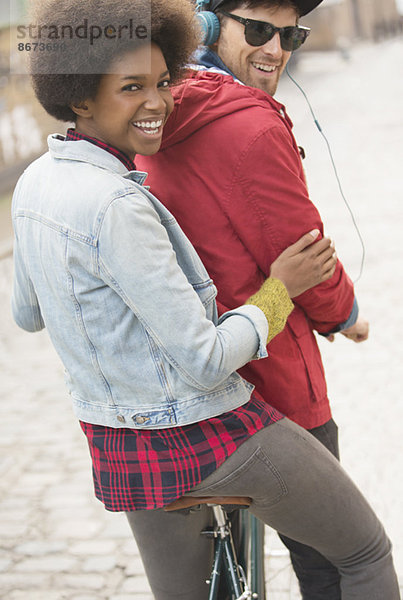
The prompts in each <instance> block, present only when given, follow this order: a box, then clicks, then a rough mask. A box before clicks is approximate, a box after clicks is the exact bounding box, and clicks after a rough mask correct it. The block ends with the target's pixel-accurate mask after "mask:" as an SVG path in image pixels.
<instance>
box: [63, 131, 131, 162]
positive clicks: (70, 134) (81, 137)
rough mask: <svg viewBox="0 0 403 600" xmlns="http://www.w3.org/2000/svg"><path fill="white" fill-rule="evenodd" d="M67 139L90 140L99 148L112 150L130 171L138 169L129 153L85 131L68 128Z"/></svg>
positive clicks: (69, 140) (67, 140)
mask: <svg viewBox="0 0 403 600" xmlns="http://www.w3.org/2000/svg"><path fill="white" fill-rule="evenodd" d="M65 139H66V142H72V141H73V142H74V141H78V140H85V141H86V142H90V143H91V144H94V145H95V146H98V147H99V148H102V149H103V150H106V151H107V152H110V153H111V154H113V156H116V158H118V159H119V160H120V162H122V163H123V164H124V166H125V167H126V169H127V170H128V171H135V170H136V165H135V164H134V162H133V161H132V160H131V158H129V157H128V156H127V154H125V153H124V152H121V151H120V150H118V149H117V148H115V147H114V146H110V145H109V144H107V143H106V142H102V141H101V140H98V139H97V138H94V137H91V136H89V135H85V134H84V133H79V132H78V131H76V130H75V129H72V128H71V129H68V130H67V133H66V138H65Z"/></svg>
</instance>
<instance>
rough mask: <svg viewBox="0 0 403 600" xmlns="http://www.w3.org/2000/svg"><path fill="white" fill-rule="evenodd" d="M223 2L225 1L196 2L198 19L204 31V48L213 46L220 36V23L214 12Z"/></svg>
mask: <svg viewBox="0 0 403 600" xmlns="http://www.w3.org/2000/svg"><path fill="white" fill-rule="evenodd" d="M223 2H224V0H212V1H211V0H196V11H197V14H196V17H197V19H198V21H199V23H200V25H201V28H202V31H203V40H202V44H203V45H204V46H211V44H214V43H215V42H216V41H217V40H218V38H219V36H220V21H219V19H218V17H217V15H216V14H215V13H213V12H212V11H213V10H215V9H216V8H218V6H220V4H223ZM205 9H210V10H205Z"/></svg>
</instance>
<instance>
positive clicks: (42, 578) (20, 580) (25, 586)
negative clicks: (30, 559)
mask: <svg viewBox="0 0 403 600" xmlns="http://www.w3.org/2000/svg"><path fill="white" fill-rule="evenodd" d="M49 581H50V577H49V575H48V574H45V573H15V572H12V571H11V570H10V572H9V573H0V590H2V592H4V591H5V590H14V591H17V590H32V589H34V590H35V589H38V588H44V587H47V586H48V583H49Z"/></svg>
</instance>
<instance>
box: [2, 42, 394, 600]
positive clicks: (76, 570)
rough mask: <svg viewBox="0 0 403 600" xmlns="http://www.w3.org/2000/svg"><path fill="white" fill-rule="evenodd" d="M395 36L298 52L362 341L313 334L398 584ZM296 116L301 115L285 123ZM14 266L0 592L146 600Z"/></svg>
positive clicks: (281, 575) (283, 570)
mask: <svg viewBox="0 0 403 600" xmlns="http://www.w3.org/2000/svg"><path fill="white" fill-rule="evenodd" d="M402 55H403V44H402V40H393V41H389V42H386V43H382V44H380V45H377V46H365V47H364V46H360V47H357V48H356V49H354V50H353V52H352V54H351V59H350V61H349V62H343V61H342V60H341V58H340V57H339V56H338V55H336V54H327V55H323V54H314V55H311V56H308V57H304V59H303V60H301V63H300V65H299V69H298V72H297V74H298V79H299V81H302V82H303V83H304V87H305V89H306V91H307V93H308V94H309V96H310V98H311V101H312V103H313V105H314V107H315V108H316V110H317V113H318V118H319V120H320V122H321V124H322V126H323V128H324V129H325V130H326V131H327V134H328V136H329V139H330V141H331V144H332V146H333V149H334V154H335V159H336V162H337V164H338V167H339V171H340V175H341V178H342V181H343V183H344V188H345V191H346V194H347V196H348V198H349V201H350V203H351V205H352V208H353V210H354V212H355V214H356V216H357V221H358V223H359V226H360V229H361V232H362V235H363V238H364V240H365V244H366V251H367V256H366V266H365V271H364V274H363V276H362V278H361V280H360V281H359V283H358V285H357V295H358V298H359V302H360V307H361V310H362V313H363V314H364V315H366V316H367V317H368V318H369V320H370V322H371V337H370V340H369V341H368V342H366V343H365V344H361V345H355V344H353V343H351V342H350V341H348V340H346V339H344V338H339V339H337V341H336V342H335V343H334V344H329V343H328V342H326V341H325V340H320V345H321V349H322V351H323V355H324V362H325V366H326V371H327V374H328V382H329V390H330V396H331V398H332V402H333V407H334V416H335V419H336V421H337V422H338V424H339V426H340V431H341V448H342V461H343V464H344V466H345V467H346V469H347V470H348V471H349V473H350V474H351V475H352V477H353V478H354V479H355V481H356V482H357V483H358V484H359V486H360V487H361V489H362V490H363V491H364V493H365V494H366V495H367V497H368V499H369V500H370V502H371V504H372V505H373V506H374V508H375V510H376V511H377V513H378V515H379V516H380V518H381V519H382V521H383V523H384V524H385V527H386V529H387V531H388V533H389V535H390V537H391V539H392V542H393V544H394V548H395V563H396V568H397V571H398V574H399V576H400V580H401V582H402V583H403V519H402V517H401V515H402V509H403V506H402V492H403V483H402V471H403V468H402V466H403V465H402V435H401V423H402V421H403V403H402V382H401V375H402V359H403V350H402V344H401V341H400V335H399V334H400V331H401V330H402V328H403V304H402V302H401V295H402V267H401V261H402V245H401V229H402V225H403V205H402V202H401V199H402V191H401V188H402V185H401V184H402V181H401V172H402V159H401V140H402V139H403V123H402V114H401V98H402V97H403V80H402V78H401V77H399V76H398V72H399V65H400V66H401V64H402ZM298 94H299V93H298V92H296V91H295V89H294V88H293V87H292V86H291V84H290V82H287V81H286V82H284V84H283V85H282V86H281V89H280V93H279V95H278V97H279V99H284V100H286V104H287V106H288V107H289V111H290V114H291V115H292V116H293V118H294V122H295V125H296V135H297V138H298V142H299V143H300V144H301V145H303V146H304V147H305V149H306V151H307V159H306V161H305V163H306V165H305V166H306V170H307V175H308V179H309V184H310V188H311V194H312V198H313V199H314V201H315V202H316V203H317V204H318V206H319V207H320V210H321V212H322V215H323V216H324V219H325V222H326V223H327V229H328V233H329V234H331V235H332V236H333V237H334V238H335V241H336V246H337V249H338V253H339V255H340V257H341V259H342V260H343V262H344V263H345V264H346V265H347V266H348V268H349V271H350V272H351V274H352V276H353V277H355V275H356V274H357V273H358V270H359V262H360V246H359V243H358V242H357V237H356V234H355V233H354V230H353V227H352V224H351V220H350V217H349V215H348V212H347V210H346V209H345V207H344V206H343V203H342V201H341V200H340V198H339V195H338V191H337V184H336V182H335V180H334V176H333V174H332V171H331V166H330V162H329V159H328V157H327V155H326V147H325V145H324V142H323V141H322V140H321V138H320V136H319V135H318V134H317V132H316V129H315V127H314V125H313V124H312V122H311V120H310V118H309V114H308V109H307V108H306V106H305V104H304V101H303V99H302V97H301V96H299V95H298ZM296 117H298V118H296ZM10 285H11V260H10V259H3V260H1V261H0V314H1V320H0V373H1V396H2V398H1V399H2V402H1V404H0V411H1V419H0V423H1V425H0V428H1V430H0V449H1V454H0V511H1V514H0V551H1V554H0V598H2V599H7V600H20V599H24V600H62V599H68V600H135V599H136V598H141V599H142V600H151V598H152V595H151V593H150V591H149V587H148V584H147V581H146V578H145V576H144V571H143V567H142V564H141V560H140V557H139V553H138V549H137V548H136V545H135V543H134V541H133V539H132V538H131V535H130V533H129V529H128V526H127V525H126V522H125V518H124V517H123V516H122V515H119V514H111V513H107V512H106V511H105V510H104V509H103V507H102V505H101V504H100V503H99V502H98V501H96V500H95V499H94V497H93V491H92V483H91V477H90V460H89V455H88V450H87V447H86V442H85V439H84V436H83V435H82V433H81V431H80V429H79V426H78V424H77V423H76V420H75V418H74V416H73V414H72V411H71V408H70V404H69V400H68V396H67V394H66V392H65V390H64V385H63V376H62V368H61V365H60V362H59V360H58V358H57V357H56V355H55V353H54V351H53V349H52V348H51V346H50V343H49V341H48V338H47V335H46V333H44V332H43V333H38V334H35V335H30V334H27V333H25V332H23V331H20V330H18V328H17V327H16V326H14V325H13V323H12V320H11V315H10V311H9V295H10ZM268 533H269V535H268V543H267V550H268V558H267V561H268V579H269V584H268V585H269V590H270V591H271V596H270V599H271V600H290V599H291V600H297V599H298V598H299V595H298V592H297V586H296V583H295V580H294V578H293V576H292V573H291V569H290V567H289V560H288V558H287V556H286V555H284V553H283V551H282V550H281V546H280V544H279V542H277V540H276V537H275V536H274V534H272V533H271V532H268Z"/></svg>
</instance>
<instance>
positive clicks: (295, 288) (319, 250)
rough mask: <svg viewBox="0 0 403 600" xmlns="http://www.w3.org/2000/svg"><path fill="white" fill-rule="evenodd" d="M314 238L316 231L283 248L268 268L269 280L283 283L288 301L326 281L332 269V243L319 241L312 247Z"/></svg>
mask: <svg viewBox="0 0 403 600" xmlns="http://www.w3.org/2000/svg"><path fill="white" fill-rule="evenodd" d="M318 235H319V230H318V229H314V230H313V231H311V232H310V233H306V234H305V235H303V236H302V237H301V238H300V239H299V240H298V241H297V242H295V244H292V246H289V247H288V248H286V250H284V252H282V253H281V254H280V256H278V257H277V258H276V260H275V261H274V262H273V264H272V265H271V267H270V277H275V278H277V279H280V281H282V282H283V284H284V285H285V287H286V288H287V292H288V294H289V296H290V298H295V297H296V296H299V295H300V294H302V293H303V292H305V291H306V290H309V289H310V288H312V287H314V286H315V285H318V284H319V283H322V282H323V281H326V280H327V279H330V277H332V275H333V273H334V271H335V269H336V263H337V255H336V252H335V249H334V246H333V243H332V241H331V240H330V239H329V238H322V239H321V240H319V241H318V242H316V243H313V242H314V241H315V240H316V238H317V237H318Z"/></svg>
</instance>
